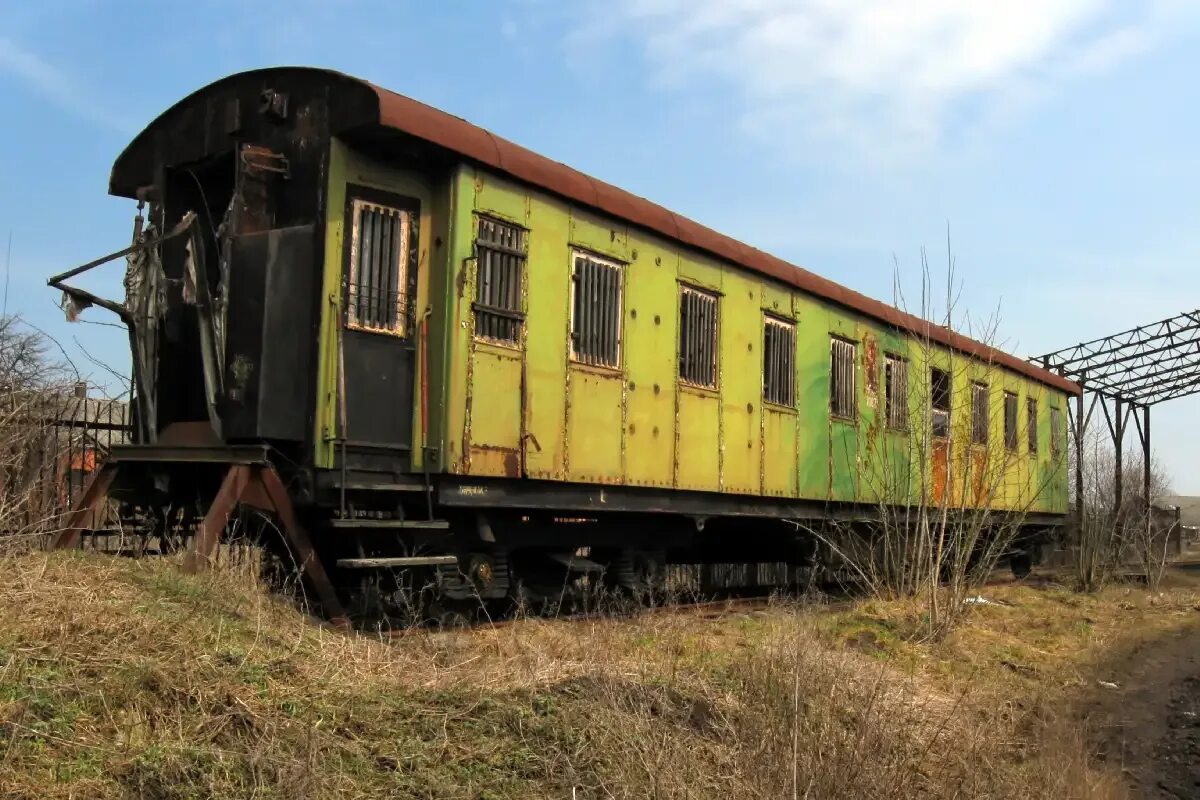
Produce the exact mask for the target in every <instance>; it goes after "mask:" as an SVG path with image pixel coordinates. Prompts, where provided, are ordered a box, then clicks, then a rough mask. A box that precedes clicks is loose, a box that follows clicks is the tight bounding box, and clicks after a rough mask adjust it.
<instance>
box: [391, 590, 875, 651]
mask: <svg viewBox="0 0 1200 800" xmlns="http://www.w3.org/2000/svg"><path fill="white" fill-rule="evenodd" d="M789 600H790V601H792V602H796V603H800V604H808V603H806V602H805V601H804V600H803V599H801V598H800V597H798V596H797V597H792V598H788V597H787V596H783V597H781V596H780V595H779V594H776V593H771V594H761V595H752V596H731V597H724V598H719V599H708V600H697V601H684V602H671V603H662V604H659V605H651V606H638V607H632V608H629V607H624V608H622V607H610V608H605V609H600V610H595V611H580V612H573V613H566V614H555V615H546V616H538V615H532V614H522V613H518V614H514V615H511V616H505V617H500V618H496V619H482V620H476V621H470V620H462V621H461V622H460V623H459V624H445V625H436V624H435V625H412V626H408V627H404V628H398V629H395V630H391V631H387V632H385V633H384V636H385V638H387V639H389V640H401V639H405V638H408V637H411V636H427V635H431V634H436V633H440V632H444V631H447V630H468V631H487V630H503V629H506V628H511V627H513V626H516V625H519V624H522V623H525V622H529V621H533V620H540V621H545V622H563V623H569V624H581V623H594V622H611V621H628V620H636V619H645V618H647V617H658V616H670V615H676V614H687V615H692V616H697V617H699V618H701V619H714V620H715V619H722V618H724V617H727V616H729V615H731V614H735V613H740V614H747V613H754V612H757V611H765V610H766V609H768V608H769V607H771V606H772V605H778V604H779V603H780V602H788V601H789ZM852 602H853V601H852V600H849V599H847V600H837V601H834V602H826V601H821V602H811V601H810V603H811V605H813V606H814V607H815V606H818V605H819V606H820V607H821V608H849V607H850V605H851V603H852Z"/></svg>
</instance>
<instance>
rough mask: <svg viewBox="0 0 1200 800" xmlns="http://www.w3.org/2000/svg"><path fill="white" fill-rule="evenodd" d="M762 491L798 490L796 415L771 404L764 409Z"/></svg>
mask: <svg viewBox="0 0 1200 800" xmlns="http://www.w3.org/2000/svg"><path fill="white" fill-rule="evenodd" d="M762 488H763V493H764V494H769V495H781V496H784V497H794V496H795V494H796V415H795V414H793V413H790V412H787V411H781V410H779V409H776V408H771V407H770V406H768V407H767V408H766V409H765V410H764V411H763V487H762Z"/></svg>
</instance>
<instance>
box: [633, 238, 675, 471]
mask: <svg viewBox="0 0 1200 800" xmlns="http://www.w3.org/2000/svg"><path fill="white" fill-rule="evenodd" d="M629 246H630V257H631V261H630V264H629V266H628V267H627V268H626V271H625V280H626V294H625V296H626V298H627V304H626V308H625V331H624V336H625V370H626V374H627V375H628V378H629V383H628V391H627V392H626V395H625V402H626V404H627V423H628V424H627V425H626V429H625V478H626V482H628V483H630V484H633V485H636V486H670V485H671V483H672V481H673V478H674V475H673V463H674V456H675V388H674V383H675V368H676V367H675V352H676V345H675V336H676V328H677V326H678V314H679V312H678V309H677V307H676V303H677V300H676V297H677V292H676V286H675V271H676V268H677V265H678V257H677V256H676V255H675V254H673V253H671V252H669V251H667V250H664V249H661V248H658V247H655V246H653V245H651V244H650V243H649V242H647V241H645V240H642V239H639V238H637V237H634V238H631V240H630V243H629ZM635 254H636V255H635Z"/></svg>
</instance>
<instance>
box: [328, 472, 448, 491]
mask: <svg viewBox="0 0 1200 800" xmlns="http://www.w3.org/2000/svg"><path fill="white" fill-rule="evenodd" d="M317 487H318V488H320V489H330V490H334V491H341V490H343V489H345V490H346V491H347V492H353V493H355V494H393V493H398V492H403V493H416V494H422V493H427V492H431V491H433V487H432V486H430V485H429V484H428V483H426V482H425V481H424V480H422V479H421V477H420V476H419V475H413V476H407V475H401V476H395V475H370V474H363V473H358V474H356V475H347V476H345V478H343V477H342V475H341V473H339V472H332V473H329V472H327V473H322V474H320V475H319V476H318V477H317Z"/></svg>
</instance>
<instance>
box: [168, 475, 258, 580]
mask: <svg viewBox="0 0 1200 800" xmlns="http://www.w3.org/2000/svg"><path fill="white" fill-rule="evenodd" d="M249 482H250V467H248V466H246V465H245V464H234V465H233V466H231V467H230V468H229V471H228V472H226V473H225V479H224V480H222V481H221V488H220V489H218V490H217V496H216V497H214V498H213V501H212V504H211V505H210V506H209V507H208V513H207V514H205V515H204V520H203V521H202V522H201V523H200V528H199V530H197V531H196V536H195V537H194V538H193V539H192V546H191V547H190V548H188V552H187V555H186V556H184V559H183V569H184V571H185V572H199V571H200V570H202V569H205V568H207V567H208V566H209V564H210V563H211V561H212V557H213V553H214V552H216V549H217V545H219V544H220V543H221V532H222V531H223V530H225V526H226V525H227V524H228V523H229V515H230V514H232V513H233V510H234V509H235V508H236V507H237V504H238V502H239V501H240V500H241V499H242V493H243V492H245V491H246V485H247V484H248V483H249Z"/></svg>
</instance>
